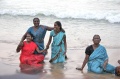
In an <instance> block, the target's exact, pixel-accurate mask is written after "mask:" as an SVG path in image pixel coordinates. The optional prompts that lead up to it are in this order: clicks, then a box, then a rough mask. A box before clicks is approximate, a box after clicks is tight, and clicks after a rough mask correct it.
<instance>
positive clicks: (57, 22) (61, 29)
mask: <svg viewBox="0 0 120 79" xmlns="http://www.w3.org/2000/svg"><path fill="white" fill-rule="evenodd" d="M55 23H56V24H57V25H58V26H59V27H60V31H62V32H65V30H64V29H63V28H62V24H61V22H60V21H56V22H55Z"/></svg>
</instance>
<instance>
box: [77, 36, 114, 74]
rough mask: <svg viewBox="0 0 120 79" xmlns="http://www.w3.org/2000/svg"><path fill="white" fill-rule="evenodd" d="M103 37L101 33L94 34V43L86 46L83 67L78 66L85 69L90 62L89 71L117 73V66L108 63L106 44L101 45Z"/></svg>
mask: <svg viewBox="0 0 120 79" xmlns="http://www.w3.org/2000/svg"><path fill="white" fill-rule="evenodd" d="M100 41H101V39H100V36H99V35H94V36H93V45H90V46H88V47H87V48H86V51H85V54H86V56H85V59H84V61H83V64H82V67H81V68H76V69H78V70H81V71H83V68H84V67H85V65H86V63H87V64H88V71H91V72H94V73H98V74H100V73H103V72H109V73H115V67H114V66H112V65H110V64H108V55H107V52H106V49H105V47H104V46H102V45H100V44H99V43H100Z"/></svg>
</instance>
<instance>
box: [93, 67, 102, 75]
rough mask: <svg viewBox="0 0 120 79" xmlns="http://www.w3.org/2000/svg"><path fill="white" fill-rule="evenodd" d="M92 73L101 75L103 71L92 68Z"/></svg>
mask: <svg viewBox="0 0 120 79" xmlns="http://www.w3.org/2000/svg"><path fill="white" fill-rule="evenodd" d="M91 71H92V72H94V73H97V74H101V73H102V72H103V69H101V68H91Z"/></svg>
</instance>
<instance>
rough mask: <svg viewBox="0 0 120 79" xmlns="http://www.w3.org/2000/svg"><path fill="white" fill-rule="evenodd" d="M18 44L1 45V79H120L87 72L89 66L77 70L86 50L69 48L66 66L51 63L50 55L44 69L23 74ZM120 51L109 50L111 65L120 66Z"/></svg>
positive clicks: (109, 75)
mask: <svg viewBox="0 0 120 79" xmlns="http://www.w3.org/2000/svg"><path fill="white" fill-rule="evenodd" d="M15 48H16V44H12V45H11V44H7V43H0V49H1V50H0V52H1V53H0V79H119V78H120V77H116V76H114V74H95V73H90V72H87V65H86V67H85V68H84V72H83V73H81V72H80V71H78V70H76V69H75V68H76V67H80V66H81V64H82V62H83V59H84V56H85V54H84V50H85V49H84V48H83V49H74V48H68V52H67V55H68V60H67V61H66V62H65V64H55V65H52V64H50V63H49V59H50V53H49V54H48V55H47V56H46V58H45V64H44V68H43V69H38V70H31V71H28V72H27V73H26V72H21V71H20V67H19V55H20V54H19V53H16V52H15ZM49 51H50V50H49ZM119 51H120V49H107V52H108V55H109V63H111V64H112V65H114V66H118V65H119V64H118V63H117V60H118V59H119V58H120V55H119Z"/></svg>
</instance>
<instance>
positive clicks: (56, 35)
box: [46, 21, 67, 63]
mask: <svg viewBox="0 0 120 79" xmlns="http://www.w3.org/2000/svg"><path fill="white" fill-rule="evenodd" d="M52 37H53V42H52V45H51V50H52V53H51V59H50V63H63V62H64V61H65V55H66V50H67V43H66V35H65V31H64V30H63V29H62V25H61V23H60V22H59V21H56V22H55V23H54V30H52V31H51V33H50V37H49V41H48V43H47V45H46V49H48V48H49V45H50V43H51V40H52Z"/></svg>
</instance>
